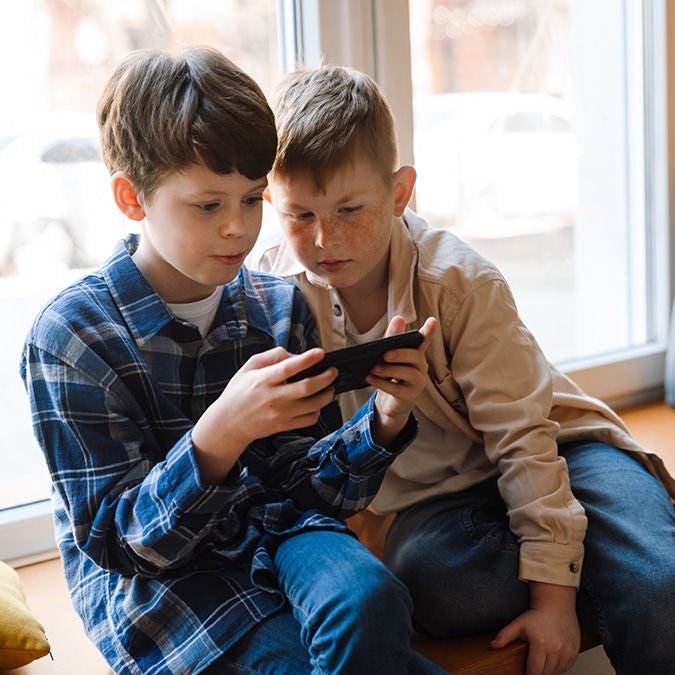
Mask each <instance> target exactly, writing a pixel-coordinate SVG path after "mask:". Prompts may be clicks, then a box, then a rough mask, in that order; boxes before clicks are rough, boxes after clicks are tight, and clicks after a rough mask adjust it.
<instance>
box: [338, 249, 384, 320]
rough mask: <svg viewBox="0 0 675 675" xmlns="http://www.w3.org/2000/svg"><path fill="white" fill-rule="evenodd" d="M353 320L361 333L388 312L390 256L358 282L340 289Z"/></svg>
mask: <svg viewBox="0 0 675 675" xmlns="http://www.w3.org/2000/svg"><path fill="white" fill-rule="evenodd" d="M339 294H340V298H341V299H342V303H343V305H344V308H345V311H346V312H347V315H348V316H349V318H350V320H351V322H352V323H353V324H354V326H355V327H356V328H357V330H358V331H359V332H360V333H365V332H366V331H369V330H370V329H371V328H372V327H373V326H374V325H375V324H376V323H377V322H378V321H379V320H380V318H381V317H382V316H383V315H384V314H386V312H387V301H388V297H389V256H388V255H386V256H385V257H384V258H383V260H382V261H381V263H380V264H379V265H378V266H377V267H376V268H374V269H373V270H372V271H371V272H370V274H368V276H366V277H364V278H363V279H362V280H361V281H360V282H359V283H358V284H354V285H353V286H349V287H347V288H341V289H339Z"/></svg>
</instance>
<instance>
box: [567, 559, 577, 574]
mask: <svg viewBox="0 0 675 675" xmlns="http://www.w3.org/2000/svg"><path fill="white" fill-rule="evenodd" d="M569 570H570V572H572V574H576V573H577V572H578V571H579V563H578V562H577V561H576V560H573V561H572V562H571V563H570V564H569Z"/></svg>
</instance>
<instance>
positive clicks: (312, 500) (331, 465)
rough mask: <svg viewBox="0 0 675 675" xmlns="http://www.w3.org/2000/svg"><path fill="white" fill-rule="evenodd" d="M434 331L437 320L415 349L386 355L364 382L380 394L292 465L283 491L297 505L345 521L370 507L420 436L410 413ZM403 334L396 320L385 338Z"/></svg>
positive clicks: (402, 322) (428, 324)
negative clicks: (390, 469)
mask: <svg viewBox="0 0 675 675" xmlns="http://www.w3.org/2000/svg"><path fill="white" fill-rule="evenodd" d="M435 328H436V320H435V319H434V318H429V319H427V321H426V322H425V324H424V326H423V327H422V328H421V329H420V332H421V333H422V335H423V336H424V340H423V342H422V344H421V345H420V346H419V347H418V348H417V349H396V350H391V351H389V352H386V353H385V355H384V358H383V362H381V363H380V364H378V365H377V366H376V367H375V368H374V369H373V371H372V373H371V374H370V375H368V377H367V378H366V379H367V381H368V382H369V383H370V384H371V385H373V386H374V387H377V388H378V391H377V392H376V393H375V394H374V395H373V396H371V397H370V399H369V400H368V401H367V402H366V404H365V405H364V406H363V407H362V408H361V409H360V410H358V411H357V412H356V414H355V415H354V416H353V417H352V419H351V420H350V421H349V422H347V423H346V424H345V425H343V427H342V428H341V429H340V430H338V431H337V432H335V433H333V434H331V435H330V436H328V437H325V438H323V439H321V440H320V441H318V442H317V443H316V444H315V445H313V446H312V448H310V450H309V452H307V453H305V455H306V456H302V457H300V458H299V459H300V461H299V462H297V461H296V462H295V463H290V464H289V466H290V467H291V471H289V478H288V479H286V480H285V481H284V487H285V490H287V491H288V493H289V494H291V495H292V497H293V499H294V501H295V502H296V504H299V505H302V506H303V507H304V508H314V509H317V510H320V511H323V512H324V513H326V512H327V513H330V514H332V515H335V516H336V517H339V518H346V517H349V516H351V515H353V514H354V513H357V512H359V511H362V510H363V509H365V508H366V506H368V504H369V503H370V501H372V499H373V498H374V497H375V494H376V493H377V490H378V489H379V487H380V485H381V483H382V480H383V478H384V473H385V471H386V469H387V468H388V467H389V465H390V464H391V463H392V461H393V460H394V459H395V457H396V456H397V455H398V454H400V453H401V452H402V451H403V450H404V449H405V447H407V445H408V444H409V443H410V442H411V441H412V440H413V439H414V437H415V435H416V433H417V423H416V421H415V420H414V418H413V416H412V410H413V408H414V406H415V404H416V402H417V399H418V397H419V395H420V393H421V392H422V390H423V388H424V386H425V384H426V382H427V363H426V359H425V351H426V349H427V347H428V345H429V343H430V341H431V337H432V335H433V333H434V330H435ZM404 330H405V320H404V319H403V318H402V317H394V318H393V319H392V321H391V323H390V325H389V328H388V330H387V335H393V334H396V333H400V332H403V331H404ZM290 447H292V446H290ZM287 449H288V448H287ZM283 455H284V451H283V450H280V451H278V452H277V453H276V456H277V457H283ZM308 488H311V489H308ZM316 496H318V497H319V498H320V501H319V502H317V501H316Z"/></svg>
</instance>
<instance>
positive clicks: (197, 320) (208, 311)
mask: <svg viewBox="0 0 675 675" xmlns="http://www.w3.org/2000/svg"><path fill="white" fill-rule="evenodd" d="M222 297H223V287H222V286H218V288H216V290H215V291H214V292H213V293H211V295H209V297H208V298H204V299H203V300H197V301H196V302H181V303H170V302H168V303H167V306H168V307H169V309H170V310H171V311H172V312H173V313H174V314H175V315H176V316H177V317H178V318H179V319H182V320H183V321H188V322H189V323H191V324H194V325H195V326H197V328H198V329H199V333H200V335H201V336H202V337H206V334H207V333H208V331H209V328H211V324H212V323H213V317H214V316H215V315H216V312H217V311H218V306H219V305H220V299H221V298H222Z"/></svg>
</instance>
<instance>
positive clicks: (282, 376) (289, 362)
mask: <svg viewBox="0 0 675 675" xmlns="http://www.w3.org/2000/svg"><path fill="white" fill-rule="evenodd" d="M324 355H325V352H324V351H323V349H320V348H319V347H314V348H313V349H309V350H307V351H306V352H302V354H291V355H290V356H288V357H287V358H286V359H284V360H283V361H282V362H279V363H278V367H277V373H276V375H277V377H278V381H279V382H283V381H284V380H287V379H288V378H289V377H293V375H297V374H298V373H300V372H301V371H303V370H305V368H309V367H310V366H313V365H315V364H317V363H319V361H321V359H323V357H324Z"/></svg>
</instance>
